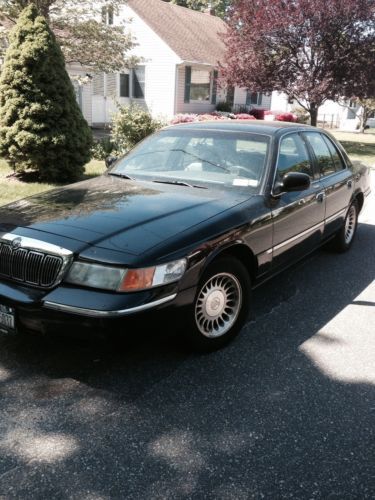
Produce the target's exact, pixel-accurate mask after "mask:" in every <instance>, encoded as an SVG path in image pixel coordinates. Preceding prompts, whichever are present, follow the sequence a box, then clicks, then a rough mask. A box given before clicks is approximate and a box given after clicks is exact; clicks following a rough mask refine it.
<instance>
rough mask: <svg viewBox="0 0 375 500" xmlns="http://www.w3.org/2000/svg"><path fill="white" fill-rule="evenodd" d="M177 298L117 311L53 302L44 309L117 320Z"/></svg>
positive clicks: (172, 297)
mask: <svg viewBox="0 0 375 500" xmlns="http://www.w3.org/2000/svg"><path fill="white" fill-rule="evenodd" d="M176 297H177V293H175V294H173V295H168V297H164V298H162V299H159V300H154V301H153V302H149V303H148V304H143V305H141V306H137V307H130V308H129V309H121V310H118V311H97V310H95V309H84V308H82V307H75V306H67V305H65V304H56V303H55V302H49V301H47V302H45V303H44V307H45V308H46V309H53V310H54V311H59V312H67V313H71V314H77V315H79V316H88V317H91V318H118V317H121V316H128V315H130V314H135V313H137V312H141V311H146V310H147V309H152V308H154V307H157V306H160V305H162V304H166V303H167V302H170V301H172V300H174V299H175V298H176Z"/></svg>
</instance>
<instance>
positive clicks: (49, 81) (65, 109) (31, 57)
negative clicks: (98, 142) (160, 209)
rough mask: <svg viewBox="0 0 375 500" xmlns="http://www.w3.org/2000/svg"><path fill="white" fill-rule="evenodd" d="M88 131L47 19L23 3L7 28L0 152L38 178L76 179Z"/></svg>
mask: <svg viewBox="0 0 375 500" xmlns="http://www.w3.org/2000/svg"><path fill="white" fill-rule="evenodd" d="M91 146H92V134H91V130H90V128H89V127H88V125H87V123H86V121H85V120H84V118H83V116H82V113H81V110H80V109H79V107H78V104H77V101H76V96H75V93H74V89H73V85H72V82H71V81H70V78H69V75H68V73H67V72H66V69H65V61H64V56H63V54H62V52H61V49H60V47H59V45H58V44H57V42H56V39H55V36H54V34H53V33H52V31H51V30H50V28H49V27H48V24H47V22H46V19H45V18H44V17H43V16H40V15H39V13H38V10H37V8H36V7H35V6H34V5H29V6H28V7H26V8H25V9H24V10H23V11H22V13H21V15H20V17H19V18H18V22H17V24H16V26H15V27H14V28H13V30H12V31H11V33H10V44H9V47H8V49H7V52H6V56H5V62H4V66H3V69H2V72H1V78H0V155H1V156H3V157H4V158H6V159H7V160H8V162H9V164H10V165H11V166H12V167H13V168H14V170H15V171H19V172H25V171H33V172H35V173H36V174H37V178H38V180H40V181H43V182H66V181H74V180H76V179H78V178H79V177H80V176H81V175H82V173H83V168H84V165H85V164H86V163H87V162H88V161H89V160H90V150H91Z"/></svg>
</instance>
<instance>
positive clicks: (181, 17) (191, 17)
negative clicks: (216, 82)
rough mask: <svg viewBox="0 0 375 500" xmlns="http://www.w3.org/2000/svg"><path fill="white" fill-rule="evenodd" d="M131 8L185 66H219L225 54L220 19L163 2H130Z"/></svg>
mask: <svg viewBox="0 0 375 500" xmlns="http://www.w3.org/2000/svg"><path fill="white" fill-rule="evenodd" d="M128 5H129V7H131V8H132V9H133V10H134V11H135V12H136V13H137V14H138V15H139V16H140V17H141V18H142V19H143V20H144V21H145V22H146V23H147V24H148V25H149V26H150V27H151V28H152V29H153V30H154V31H155V32H156V33H157V34H158V35H159V36H160V38H162V40H164V42H166V44H167V45H168V46H169V47H170V48H171V49H172V50H173V51H174V52H175V53H176V54H177V55H178V56H179V57H180V58H181V59H182V60H183V61H186V62H198V63H203V64H211V65H217V63H218V61H220V60H222V59H223V57H224V53H225V45H224V42H223V41H222V39H221V34H222V33H224V32H225V30H226V24H225V22H224V21H223V20H222V19H220V18H219V17H216V16H212V15H209V14H205V13H202V12H197V11H194V10H191V9H187V8H185V7H180V6H178V5H174V4H170V3H168V2H164V1H162V0H128Z"/></svg>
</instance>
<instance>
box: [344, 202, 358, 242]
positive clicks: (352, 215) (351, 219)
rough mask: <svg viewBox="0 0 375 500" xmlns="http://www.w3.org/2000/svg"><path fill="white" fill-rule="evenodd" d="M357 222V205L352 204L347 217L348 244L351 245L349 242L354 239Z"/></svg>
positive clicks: (346, 232) (346, 238)
mask: <svg viewBox="0 0 375 500" xmlns="http://www.w3.org/2000/svg"><path fill="white" fill-rule="evenodd" d="M356 222H357V211H356V209H355V206H354V205H351V207H350V208H349V212H348V214H347V216H346V219H345V243H346V244H347V245H349V243H350V242H351V241H352V239H353V236H354V233H355V226H356Z"/></svg>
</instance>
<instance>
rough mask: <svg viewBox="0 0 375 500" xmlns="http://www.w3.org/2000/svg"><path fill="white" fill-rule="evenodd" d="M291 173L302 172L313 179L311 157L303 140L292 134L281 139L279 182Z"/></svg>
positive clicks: (278, 169)
mask: <svg viewBox="0 0 375 500" xmlns="http://www.w3.org/2000/svg"><path fill="white" fill-rule="evenodd" d="M289 172H301V173H304V174H307V175H309V176H310V177H311V178H312V177H313V170H312V166H311V161H310V157H309V154H308V151H307V147H306V145H305V143H304V141H303V139H302V138H301V137H300V136H299V135H298V134H290V135H288V136H287V137H284V138H283V139H281V142H280V148H279V157H278V161H277V180H278V181H281V180H282V178H283V177H284V175H285V174H287V173H289Z"/></svg>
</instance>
